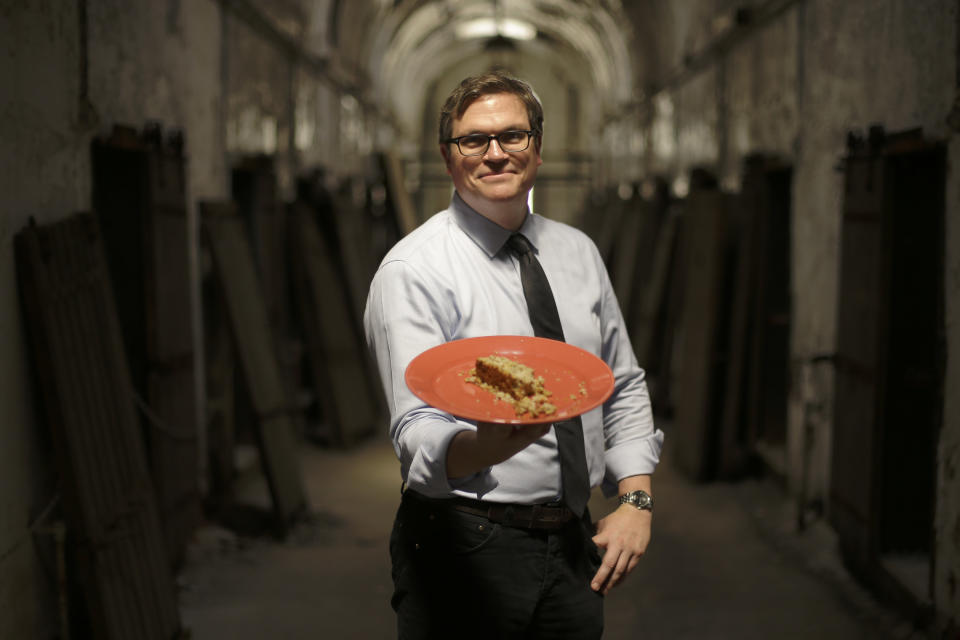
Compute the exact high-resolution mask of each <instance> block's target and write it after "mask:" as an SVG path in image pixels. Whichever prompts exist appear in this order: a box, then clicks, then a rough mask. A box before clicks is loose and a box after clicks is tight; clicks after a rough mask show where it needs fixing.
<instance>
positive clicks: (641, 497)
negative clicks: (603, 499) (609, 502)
mask: <svg viewBox="0 0 960 640" xmlns="http://www.w3.org/2000/svg"><path fill="white" fill-rule="evenodd" d="M620 504H632V505H633V506H635V507H636V508H637V509H641V510H643V511H653V498H652V497H650V494H649V493H647V492H646V491H642V490H641V491H631V492H629V493H625V494H623V495H622V496H620Z"/></svg>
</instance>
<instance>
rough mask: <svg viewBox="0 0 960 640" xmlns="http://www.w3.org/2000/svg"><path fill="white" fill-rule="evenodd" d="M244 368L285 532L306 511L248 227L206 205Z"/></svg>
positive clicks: (210, 240)
mask: <svg viewBox="0 0 960 640" xmlns="http://www.w3.org/2000/svg"><path fill="white" fill-rule="evenodd" d="M201 217H202V219H203V231H204V238H205V240H206V242H207V244H208V246H209V247H210V249H211V252H210V253H211V255H212V256H213V262H214V265H215V267H216V273H217V280H218V282H219V284H220V288H221V291H222V294H223V299H224V301H225V302H226V306H227V314H228V316H229V323H230V326H231V329H232V333H233V337H234V341H235V345H236V350H237V353H238V354H239V359H240V366H241V368H242V370H243V375H244V379H245V380H246V382H247V389H248V391H249V393H250V398H251V401H252V404H253V408H254V410H255V411H256V413H257V429H258V435H259V438H258V440H259V444H260V455H261V461H262V463H263V470H264V473H265V474H266V477H267V482H268V483H269V485H270V493H271V496H272V498H273V504H274V511H275V512H276V515H277V517H278V519H279V523H280V525H281V527H285V526H286V525H287V524H288V523H289V522H290V521H291V520H292V519H293V518H294V517H296V516H297V515H298V514H299V513H300V512H301V511H303V509H304V508H305V507H306V496H305V493H304V489H303V482H302V479H301V476H300V465H299V462H298V458H297V446H296V439H295V434H294V422H293V419H292V414H293V412H294V411H295V410H296V409H295V408H294V407H293V405H292V402H291V398H290V394H289V393H288V392H287V390H285V388H284V382H283V377H282V375H281V370H280V363H279V361H278V359H277V353H276V350H275V343H274V340H273V337H272V334H271V329H270V323H269V320H268V318H267V306H266V302H265V300H264V295H263V290H262V287H261V284H260V279H259V277H258V275H257V271H256V267H255V264H254V259H253V251H252V249H251V246H250V240H249V239H248V237H247V235H246V227H245V223H244V221H243V219H242V218H240V216H238V215H237V214H236V212H235V210H234V208H233V206H232V205H230V204H227V203H204V204H203V205H202V206H201Z"/></svg>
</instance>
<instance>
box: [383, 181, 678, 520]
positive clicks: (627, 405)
mask: <svg viewBox="0 0 960 640" xmlns="http://www.w3.org/2000/svg"><path fill="white" fill-rule="evenodd" d="M520 233H522V234H523V235H524V236H526V237H527V239H528V240H530V242H531V243H532V244H533V246H534V248H535V249H536V251H537V257H538V259H539V260H540V263H541V265H542V266H543V270H544V272H545V273H546V274H547V279H548V280H549V281H550V287H551V289H552V291H553V295H554V298H555V299H556V302H557V307H558V309H559V312H560V320H561V323H562V324H563V333H564V336H565V338H566V341H567V342H568V343H570V344H572V345H575V346H577V347H580V348H581V349H585V350H587V351H589V352H591V353H593V354H595V355H597V356H599V357H600V358H602V359H603V360H604V361H605V362H606V363H607V364H608V365H609V366H610V368H611V369H612V370H613V373H614V378H615V388H614V392H613V395H612V396H611V397H610V399H609V400H608V401H607V402H606V403H604V405H603V406H602V407H597V408H596V409H594V410H592V411H589V412H587V413H586V414H584V415H583V416H582V421H583V430H584V447H585V450H586V456H587V467H588V469H589V472H590V482H591V486H597V485H599V484H601V483H602V484H603V489H604V492H605V493H606V494H607V495H612V494H613V493H614V492H615V491H616V483H617V482H618V481H619V480H620V479H622V478H625V477H627V476H632V475H638V474H648V473H652V472H653V470H654V467H656V465H657V462H658V461H659V458H660V451H661V448H662V446H663V433H662V432H661V431H660V430H658V429H656V428H655V427H654V424H653V414H652V411H651V407H650V400H649V395H648V393H647V386H646V382H645V381H644V372H643V370H642V369H641V368H640V367H639V366H638V364H637V361H636V357H635V356H634V354H633V349H632V348H631V345H630V340H629V338H628V336H627V332H626V328H625V327H624V323H623V317H622V315H621V313H620V308H619V305H618V304H617V300H616V298H615V296H614V293H613V289H612V287H611V286H610V280H609V277H608V276H607V272H606V269H605V267H604V265H603V261H602V260H601V258H600V255H599V252H598V251H597V249H596V247H595V246H594V244H593V242H592V241H591V240H590V239H589V238H588V237H587V236H586V235H585V234H584V233H582V232H581V231H579V230H577V229H575V228H573V227H571V226H568V225H565V224H562V223H560V222H556V221H553V220H549V219H547V218H544V217H542V216H539V215H536V214H529V215H527V217H526V220H525V221H524V223H523V226H522V227H521V229H520ZM510 234H511V232H510V231H509V230H507V229H504V228H503V227H501V226H499V225H497V224H496V223H494V222H492V221H491V220H489V219H487V218H485V217H484V216H482V215H480V214H479V213H477V212H476V211H474V210H473V209H472V208H470V207H469V206H468V205H467V204H466V203H465V202H464V201H463V200H462V199H461V198H460V197H459V195H457V194H454V197H453V200H452V202H451V204H450V207H449V208H448V209H446V210H444V211H441V212H439V213H437V214H435V215H434V216H433V217H431V218H430V219H429V220H427V221H426V222H425V223H424V224H423V225H421V226H420V227H419V228H417V229H416V230H414V231H413V232H411V233H410V234H408V235H407V236H406V237H404V238H403V239H402V240H400V242H398V243H397V244H396V245H395V246H394V247H393V248H392V249H391V250H390V251H389V252H388V253H387V255H386V257H385V258H384V259H383V262H382V263H381V265H380V268H379V269H378V270H377V273H376V275H375V276H374V278H373V282H372V283H371V285H370V292H369V295H368V297H367V306H366V311H365V313H364V328H365V330H366V336H367V343H368V346H369V347H370V349H371V351H372V353H373V354H374V356H375V358H376V361H377V366H378V368H379V371H380V376H381V379H382V381H383V385H384V389H385V392H386V396H387V403H388V406H389V409H390V436H391V438H392V440H393V444H394V448H395V450H396V453H397V457H398V458H399V459H400V467H401V474H402V476H403V479H404V481H405V482H406V483H407V486H408V487H410V488H412V489H415V490H416V491H418V492H420V493H422V494H424V495H427V496H431V497H449V496H451V495H461V496H466V497H470V498H475V499H482V500H489V501H492V502H509V503H520V504H534V503H540V502H550V501H552V500H557V499H559V498H560V497H561V496H560V491H561V490H560V487H561V483H560V461H559V457H558V454H557V440H556V436H555V434H554V431H553V430H552V429H551V430H550V431H549V432H548V433H547V435H545V436H544V437H542V438H541V439H540V440H538V441H537V442H535V443H533V444H532V445H530V446H529V447H527V448H526V449H524V450H523V451H521V452H519V453H517V454H516V455H514V456H513V457H512V458H510V459H508V460H506V461H504V462H501V463H500V464H497V465H494V466H492V467H490V468H488V469H486V470H484V471H482V472H480V473H476V474H473V475H471V476H467V477H464V478H453V479H448V478H447V474H446V454H447V446H448V445H449V443H450V440H451V439H452V438H453V437H454V436H455V435H456V434H457V433H458V432H460V431H463V430H466V429H476V424H475V423H473V422H469V421H465V420H459V419H457V418H455V417H454V416H452V415H450V414H449V413H446V412H444V411H441V410H439V409H436V408H433V407H430V406H428V405H426V404H425V403H424V402H423V401H422V400H420V399H419V398H417V397H416V396H415V395H414V394H413V393H412V392H411V391H410V390H409V389H408V388H407V385H406V382H405V381H404V373H405V371H406V368H407V365H408V364H409V363H410V361H411V360H413V358H415V357H416V356H417V355H419V354H420V353H422V352H423V351H425V350H427V349H429V348H431V347H434V346H437V345H439V344H442V343H444V342H448V341H450V340H458V339H461V338H473V337H478V336H489V335H529V336H532V335H533V328H532V327H531V325H530V318H529V316H528V315H527V304H526V300H525V298H524V297H523V288H522V285H521V283H520V267H519V263H518V261H517V259H516V258H515V257H514V256H513V255H511V254H510V252H509V251H508V250H507V249H505V248H504V245H505V244H506V241H507V238H509V237H510Z"/></svg>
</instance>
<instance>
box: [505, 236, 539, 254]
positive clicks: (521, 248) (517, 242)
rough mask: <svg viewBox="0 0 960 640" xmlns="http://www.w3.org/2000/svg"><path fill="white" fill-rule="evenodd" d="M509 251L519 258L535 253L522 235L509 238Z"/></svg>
mask: <svg viewBox="0 0 960 640" xmlns="http://www.w3.org/2000/svg"><path fill="white" fill-rule="evenodd" d="M507 249H509V250H510V252H511V253H513V254H514V255H515V256H518V257H520V256H525V255H528V254H532V253H533V245H532V244H530V241H529V240H527V237H526V236H524V235H523V234H522V233H514V234H513V235H511V236H510V237H509V238H507Z"/></svg>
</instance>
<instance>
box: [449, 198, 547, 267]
mask: <svg viewBox="0 0 960 640" xmlns="http://www.w3.org/2000/svg"><path fill="white" fill-rule="evenodd" d="M450 210H451V211H452V212H453V218H454V220H455V221H456V223H457V226H458V227H460V229H462V230H463V232H464V233H466V234H467V236H469V237H470V239H471V240H473V241H474V242H476V243H477V245H479V246H480V248H481V249H483V250H484V251H485V252H486V253H487V255H488V256H490V257H491V258H493V257H494V256H495V255H497V253H499V252H500V249H502V248H503V245H505V244H506V243H507V239H508V238H509V237H510V236H511V234H513V232H512V231H510V230H509V229H505V228H504V227H501V226H500V225H498V224H497V223H496V222H494V221H493V220H491V219H490V218H487V217H486V216H484V215H483V214H481V213H478V212H477V211H476V210H474V209H473V207H471V206H470V205H468V204H467V203H466V202H464V200H463V198H461V197H460V194H459V193H457V192H456V191H454V193H453V200H452V201H451V203H450ZM532 218H533V216H532V215H530V212H529V210H528V211H527V216H526V218H525V219H524V221H523V225H522V226H521V227H520V233H523V234H524V235H527V232H526V229H527V228H528V227H530V226H531V219H532ZM527 238H528V239H529V240H530V242H535V241H534V240H533V238H530V236H529V235H527ZM534 246H536V245H535V244H534Z"/></svg>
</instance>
